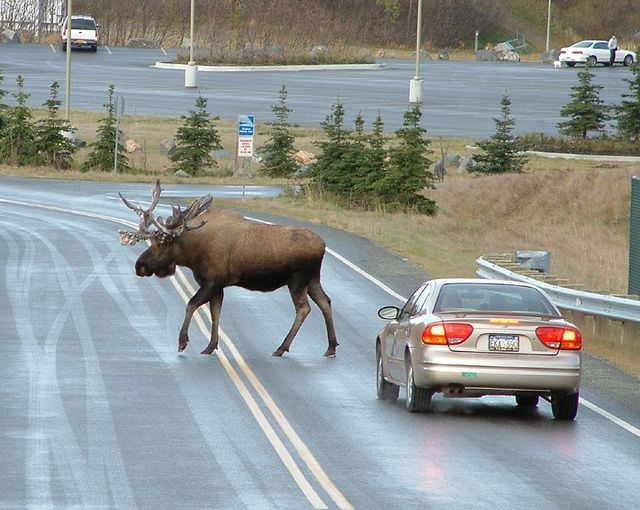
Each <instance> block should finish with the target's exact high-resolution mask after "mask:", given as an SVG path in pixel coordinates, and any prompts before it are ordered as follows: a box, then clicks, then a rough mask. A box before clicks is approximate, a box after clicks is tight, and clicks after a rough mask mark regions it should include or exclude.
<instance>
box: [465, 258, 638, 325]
mask: <svg viewBox="0 0 640 510" xmlns="http://www.w3.org/2000/svg"><path fill="white" fill-rule="evenodd" d="M476 263H477V264H478V266H479V267H478V269H477V270H476V274H477V275H478V276H479V277H481V278H487V279H492V280H514V281H519V282H525V283H529V284H532V285H535V286H537V287H539V288H541V289H543V290H544V291H545V292H546V293H547V294H548V295H549V296H550V297H551V299H552V300H553V302H554V303H555V304H556V306H558V308H563V309H566V310H572V311H574V312H579V313H582V314H585V315H594V316H601V317H606V318H608V319H614V320H619V321H623V322H634V323H640V301H635V300H633V299H626V298H621V297H616V296H608V295H605V294H597V293H594V292H586V291H582V290H575V289H569V288H565V287H561V286H559V285H554V284H552V283H547V282H544V281H540V280H537V279H535V278H531V277H529V276H526V275H523V274H519V273H516V272H513V271H510V270H509V269H506V268H503V267H501V266H500V265H498V264H495V263H493V262H490V261H488V260H486V259H485V258H484V257H478V258H477V259H476ZM523 269H525V268H524V267H523ZM540 275H544V273H540Z"/></svg>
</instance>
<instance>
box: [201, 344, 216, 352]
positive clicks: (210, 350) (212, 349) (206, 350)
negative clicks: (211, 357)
mask: <svg viewBox="0 0 640 510" xmlns="http://www.w3.org/2000/svg"><path fill="white" fill-rule="evenodd" d="M217 348H218V346H217V345H216V346H215V347H211V348H209V347H207V348H206V349H205V350H204V351H202V352H201V353H200V354H213V351H215V350H216V349H217Z"/></svg>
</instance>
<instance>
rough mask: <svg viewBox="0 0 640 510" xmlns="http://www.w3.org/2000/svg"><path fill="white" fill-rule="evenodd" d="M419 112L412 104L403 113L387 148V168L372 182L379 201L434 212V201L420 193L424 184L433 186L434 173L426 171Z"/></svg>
mask: <svg viewBox="0 0 640 510" xmlns="http://www.w3.org/2000/svg"><path fill="white" fill-rule="evenodd" d="M421 117H422V112H421V111H420V107H419V106H417V105H416V106H414V107H413V108H412V109H411V110H408V111H406V112H405V113H404V121H403V124H402V127H401V128H400V129H398V130H397V131H396V137H397V138H398V140H399V144H398V145H397V146H396V147H393V148H391V149H390V150H389V163H388V170H387V172H386V174H385V175H384V177H383V178H382V179H380V180H379V181H377V182H376V184H375V190H376V193H377V195H378V197H379V198H380V199H381V201H382V202H384V203H387V204H390V205H392V206H396V207H400V208H415V209H416V210H417V211H419V212H420V213H422V214H434V213H435V212H436V203H435V202H434V201H433V200H431V199H429V198H427V197H425V196H423V195H420V194H419V193H420V191H422V190H423V189H424V188H434V187H435V186H434V184H433V181H434V175H433V174H432V173H431V172H429V166H430V165H431V160H430V159H429V158H428V157H427V154H429V153H431V149H429V145H430V144H431V142H430V141H429V140H427V139H426V138H424V134H425V133H426V130H425V129H424V128H422V127H421V126H420V118H421Z"/></svg>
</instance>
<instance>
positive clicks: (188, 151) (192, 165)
mask: <svg viewBox="0 0 640 510" xmlns="http://www.w3.org/2000/svg"><path fill="white" fill-rule="evenodd" d="M195 106H196V109H195V110H190V111H189V113H190V115H189V116H188V117H187V116H184V115H182V116H181V117H180V118H181V119H182V120H184V125H182V126H180V127H179V128H178V132H177V134H176V142H177V144H176V145H177V147H176V150H175V151H174V152H173V153H172V154H171V156H170V158H171V161H173V162H174V163H175V164H174V165H173V166H172V169H173V170H182V171H183V172H186V173H188V174H189V175H198V174H202V173H203V172H204V171H205V170H206V169H208V168H212V167H215V166H217V162H216V160H215V159H214V158H213V152H214V151H217V150H220V149H222V142H221V140H220V135H219V134H218V130H217V128H216V126H215V121H216V120H218V117H213V118H210V116H209V112H208V111H207V99H206V98H204V97H202V96H198V97H197V98H196V104H195Z"/></svg>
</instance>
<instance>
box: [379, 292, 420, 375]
mask: <svg viewBox="0 0 640 510" xmlns="http://www.w3.org/2000/svg"><path fill="white" fill-rule="evenodd" d="M429 288H430V286H429V284H426V283H425V284H423V285H421V286H420V287H418V289H417V290H416V291H415V292H414V293H413V294H412V295H411V297H410V298H409V300H408V301H407V302H406V304H405V305H404V306H403V307H402V310H400V313H399V314H398V321H397V322H398V323H397V326H396V328H395V331H394V335H393V340H392V347H391V352H390V353H389V360H390V363H389V375H390V376H391V377H392V378H394V379H395V380H397V381H404V380H405V374H404V370H405V367H404V351H405V347H406V345H407V342H408V341H409V336H410V334H411V327H412V321H414V319H415V317H416V316H417V314H418V310H420V305H421V304H422V303H423V297H424V296H426V295H427V294H428V292H429V291H428V289H429Z"/></svg>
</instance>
